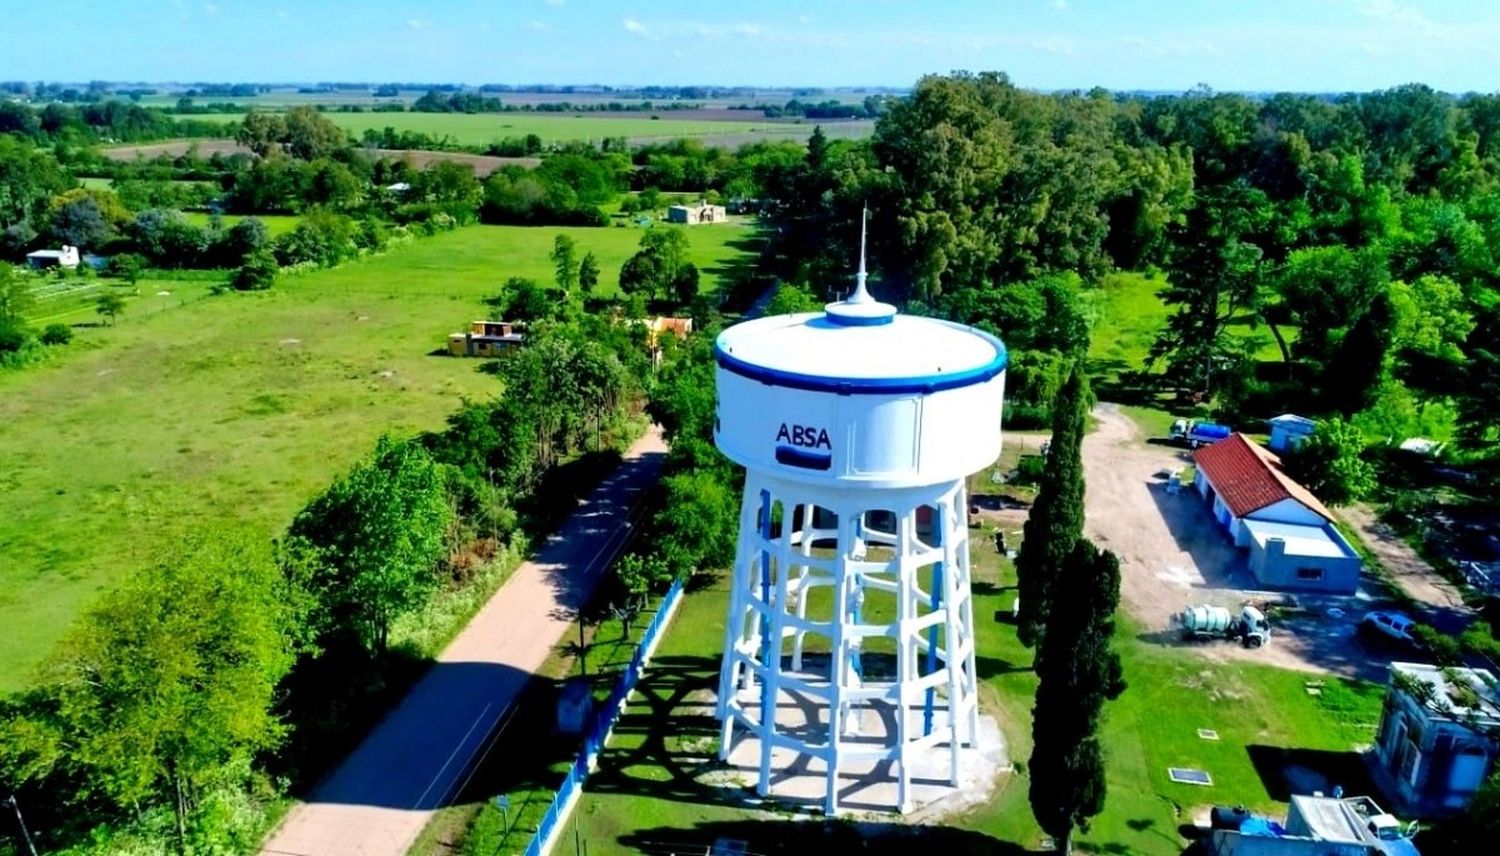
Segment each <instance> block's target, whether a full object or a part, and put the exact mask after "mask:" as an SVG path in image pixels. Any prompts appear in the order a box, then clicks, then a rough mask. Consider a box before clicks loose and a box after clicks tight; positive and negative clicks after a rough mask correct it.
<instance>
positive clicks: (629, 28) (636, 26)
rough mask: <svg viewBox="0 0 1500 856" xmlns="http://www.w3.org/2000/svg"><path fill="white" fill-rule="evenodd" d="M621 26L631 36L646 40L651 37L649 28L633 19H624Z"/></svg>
mask: <svg viewBox="0 0 1500 856" xmlns="http://www.w3.org/2000/svg"><path fill="white" fill-rule="evenodd" d="M621 26H623V27H624V28H625V32H627V33H630V34H632V35H636V36H644V37H646V38H650V37H651V28H650V27H648V26H646V25H645V24H642V23H641V22H640V21H637V20H636V19H634V18H626V19H625V20H624V21H622V22H621Z"/></svg>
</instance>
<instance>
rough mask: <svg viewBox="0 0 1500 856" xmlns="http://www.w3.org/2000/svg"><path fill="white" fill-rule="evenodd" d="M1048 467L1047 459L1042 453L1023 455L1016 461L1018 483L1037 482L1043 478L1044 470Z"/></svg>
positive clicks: (1016, 481) (1016, 479) (1016, 480)
mask: <svg viewBox="0 0 1500 856" xmlns="http://www.w3.org/2000/svg"><path fill="white" fill-rule="evenodd" d="M1046 468H1047V459H1046V458H1045V457H1043V456H1042V455H1022V456H1021V459H1020V460H1019V461H1016V477H1015V479H1014V481H1015V483H1016V484H1036V483H1037V482H1039V481H1041V480H1042V471H1043V470H1045V469H1046Z"/></svg>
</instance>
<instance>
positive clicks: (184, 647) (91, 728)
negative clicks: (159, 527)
mask: <svg viewBox="0 0 1500 856" xmlns="http://www.w3.org/2000/svg"><path fill="white" fill-rule="evenodd" d="M174 547H175V549H173V550H171V551H170V552H164V553H163V554H162V555H161V557H160V558H158V559H156V561H155V562H154V563H153V564H152V565H151V566H150V567H149V568H147V569H145V570H143V571H139V572H136V573H134V574H132V575H131V576H129V577H127V578H126V579H125V580H124V581H123V582H122V583H121V584H119V585H117V586H114V587H112V588H111V589H110V590H109V591H108V592H107V593H105V594H104V596H103V598H102V600H101V601H100V602H99V604H98V605H97V606H95V607H94V608H93V609H91V610H90V611H89V612H88V613H87V614H86V615H85V616H84V618H83V619H82V621H81V622H80V624H79V626H78V627H77V629H76V630H75V631H74V632H73V633H72V634H71V635H70V636H69V637H68V638H67V639H66V640H65V641H64V643H63V644H62V645H61V646H60V648H59V649H58V652H57V653H56V654H55V655H54V656H53V657H52V659H51V660H50V662H49V663H48V665H47V667H46V669H45V670H44V672H43V689H42V693H43V695H44V697H46V698H48V699H49V703H47V704H45V705H40V706H38V708H35V709H34V710H35V712H34V713H33V714H32V716H33V717H34V718H33V719H32V721H31V726H32V727H31V729H30V731H31V736H32V743H31V745H30V747H29V748H30V751H29V752H27V753H26V754H27V756H28V757H27V764H26V766H25V767H24V768H23V769H22V770H21V771H20V772H21V775H22V777H23V778H28V779H41V778H44V777H46V776H48V775H49V774H60V775H62V776H64V777H65V778H66V779H67V780H69V781H72V782H76V783H77V785H78V786H79V788H80V789H81V793H80V798H81V799H82V800H95V799H99V800H105V801H107V802H108V803H110V804H112V805H114V806H116V807H118V808H119V809H121V810H132V811H136V812H139V811H140V809H141V808H142V807H143V806H151V805H169V806H171V808H172V810H173V812H174V813H175V815H176V818H177V831H178V836H179V845H180V846H181V847H184V848H185V847H186V841H185V840H184V839H185V833H186V825H187V818H188V815H189V814H190V813H191V812H192V811H193V809H194V808H195V806H196V804H197V801H198V799H199V798H200V797H201V796H202V795H203V793H204V788H205V787H206V786H209V785H211V784H213V783H214V782H216V781H222V780H223V779H224V778H226V777H233V776H244V775H245V773H244V770H246V769H248V767H249V765H250V763H251V762H252V761H254V760H255V759H256V758H257V757H258V756H259V755H260V754H261V753H264V752H266V751H269V750H271V749H274V748H276V747H277V746H278V745H279V744H280V743H281V741H282V739H283V738H284V737H285V735H286V727H285V725H284V724H283V723H282V722H281V721H280V720H279V718H278V717H277V715H276V713H275V708H276V703H277V686H278V684H279V683H280V682H281V679H282V678H283V677H285V676H286V674H287V673H288V671H289V670H290V669H291V667H292V664H293V662H294V661H295V659H296V656H297V654H298V652H299V651H300V650H301V648H302V645H303V643H304V642H305V639H304V637H303V633H302V631H301V627H302V625H303V620H302V618H303V614H304V611H305V608H306V605H307V598H306V596H305V594H304V593H302V592H300V591H298V590H297V589H295V587H293V586H291V585H289V584H288V583H287V582H286V580H285V578H284V577H283V576H282V575H281V573H280V571H279V570H278V568H277V566H276V563H275V562H274V561H273V560H272V558H271V556H270V551H269V549H268V545H267V544H266V542H265V540H264V539H263V538H260V537H257V536H256V535H254V534H253V533H248V532H234V531H230V532H210V533H205V534H202V535H198V536H194V537H191V538H189V539H188V540H187V541H186V542H185V543H183V544H180V545H174ZM236 771H238V772H236ZM184 852H185V850H184Z"/></svg>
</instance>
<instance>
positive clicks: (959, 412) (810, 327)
mask: <svg viewBox="0 0 1500 856" xmlns="http://www.w3.org/2000/svg"><path fill="white" fill-rule="evenodd" d="M861 244H863V237H861ZM863 255H864V252H863V247H861V260H860V270H859V273H858V275H857V277H856V286H855V290H854V292H853V294H852V295H851V296H850V297H849V298H848V299H847V300H844V301H842V302H839V303H830V304H828V306H826V307H825V308H824V311H822V312H811V313H802V314H797V315H781V316H775V317H768V318H760V319H756V320H753V321H747V322H745V323H742V324H737V325H735V326H734V327H731V328H729V329H728V330H725V331H724V332H723V333H722V334H720V336H719V338H718V341H717V343H716V346H715V358H716V360H717V362H718V370H717V382H718V405H717V406H718V412H717V419H716V421H715V427H714V437H715V442H716V443H717V444H718V446H719V448H720V449H721V450H723V452H724V454H726V455H728V456H729V457H730V458H731V459H732V460H734V461H735V462H736V463H739V464H741V465H743V466H744V467H745V469H746V476H745V493H744V498H743V503H742V505H741V509H740V523H739V541H738V545H739V546H738V550H737V553H736V557H735V563H734V568H733V572H732V591H731V595H730V604H729V613H728V616H727V618H726V621H725V637H724V660H723V665H722V667H721V671H720V676H719V693H718V702H717V715H718V717H719V719H720V720H722V734H721V742H720V757H721V759H730V758H731V753H735V754H736V755H737V756H744V755H745V754H746V752H747V751H749V752H750V753H751V755H750V757H751V759H752V760H748V761H747V762H746V764H745V766H747V767H749V766H758V768H759V783H758V790H759V792H760V794H761V795H762V796H766V795H771V794H773V793H774V794H777V795H781V796H800V797H803V798H805V799H809V800H814V801H821V802H822V805H823V807H824V810H825V811H826V812H827V813H829V814H834V813H836V812H837V811H838V810H839V808H840V801H841V797H840V794H841V792H842V793H845V794H847V793H849V792H851V791H855V790H859V788H860V784H859V782H860V780H861V777H863V776H866V775H867V774H868V775H874V776H880V777H883V778H884V779H885V780H886V781H887V782H889V780H890V779H894V784H895V788H894V792H893V793H892V792H890V791H889V784H887V785H886V787H887V792H886V795H887V796H888V797H889V799H884V800H877V802H881V803H882V804H883V805H884V806H885V807H889V808H895V809H897V810H901V811H905V810H907V809H908V808H909V807H911V805H912V804H913V802H912V782H913V779H914V778H915V779H917V780H919V781H926V780H932V779H934V778H936V779H938V780H939V782H940V783H941V781H942V780H946V782H947V783H948V785H950V786H957V785H958V784H959V777H960V773H961V771H962V769H963V767H964V764H965V763H967V762H966V758H967V757H968V753H969V752H970V751H971V750H972V749H973V748H974V746H975V743H976V740H977V739H978V734H979V712H978V695H977V687H978V681H977V677H976V675H975V670H974V609H973V601H972V599H971V596H970V591H969V582H970V575H969V544H968V525H967V522H968V521H967V512H968V501H967V497H966V494H965V487H964V479H965V477H966V476H968V475H970V474H971V473H974V472H977V471H979V470H981V469H983V468H984V467H986V466H988V465H989V464H991V463H993V462H994V460H995V458H996V457H997V456H998V455H999V453H1000V412H1001V406H1002V402H1003V397H1004V384H1005V367H1006V350H1005V345H1004V344H1003V343H1001V341H1000V340H999V339H997V338H995V337H994V336H991V335H989V334H986V333H983V332H980V331H978V330H975V329H973V328H970V327H965V326H963V325H959V324H953V323H950V322H946V321H939V320H936V319H931V318H920V317H915V316H909V315H901V314H899V313H897V311H896V309H895V307H893V306H891V305H889V304H886V303H880V302H878V301H876V300H874V299H873V298H872V297H871V296H870V295H869V293H868V292H867V291H866V288H865V271H864V260H863ZM747 747H749V749H748V750H747ZM754 752H758V757H755V756H754ZM819 762H821V763H819ZM935 765H936V766H935ZM789 770H792V771H795V772H796V775H797V777H798V778H799V779H800V780H801V781H802V783H803V787H802V790H801V792H800V793H797V794H784V793H783V789H785V788H787V787H789V785H788V784H787V783H788V781H789V780H790V778H791V774H790V773H788V771H789ZM935 771H936V772H935ZM809 776H811V777H812V778H810V779H809V778H808V777H809ZM850 780H853V781H852V782H851V781H850ZM809 781H810V782H811V783H812V784H811V785H810V786H809V785H807V782H809ZM808 790H813V791H815V793H808V792H807V791H808ZM845 802H846V803H848V802H849V801H848V800H845ZM868 803H869V801H868V800H866V801H864V802H863V803H862V805H866V806H868ZM849 804H851V805H852V804H853V803H849Z"/></svg>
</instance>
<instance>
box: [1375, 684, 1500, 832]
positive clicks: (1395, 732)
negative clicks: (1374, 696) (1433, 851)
mask: <svg viewBox="0 0 1500 856" xmlns="http://www.w3.org/2000/svg"><path fill="white" fill-rule="evenodd" d="M1497 733H1500V690H1497V689H1496V683H1495V677H1494V675H1491V674H1490V673H1489V672H1488V671H1486V670H1484V669H1467V668H1460V667H1451V668H1443V667H1440V666H1429V665H1426V664H1422V663H1392V664H1391V684H1390V688H1389V689H1388V690H1387V691H1386V696H1385V709H1384V711H1383V712H1382V713H1381V716H1380V730H1379V731H1378V732H1377V736H1376V739H1375V759H1374V760H1375V761H1376V764H1377V766H1378V769H1379V770H1380V772H1382V773H1383V774H1385V775H1383V776H1380V777H1378V778H1377V782H1378V783H1379V784H1380V785H1381V787H1382V788H1383V789H1385V790H1386V791H1388V794H1387V795H1388V796H1389V797H1391V798H1392V800H1393V801H1394V802H1396V803H1397V805H1398V806H1399V807H1400V808H1402V809H1403V810H1405V811H1409V812H1412V813H1415V814H1429V813H1445V812H1451V811H1456V810H1458V809H1461V808H1463V807H1464V806H1466V805H1468V804H1469V800H1470V799H1472V798H1473V796H1474V794H1475V793H1476V792H1478V790H1479V786H1480V785H1481V784H1482V783H1483V782H1484V780H1485V778H1486V777H1487V776H1488V775H1489V774H1490V771H1491V770H1493V769H1495V761H1496V756H1497V755H1500V740H1497V738H1496V735H1497Z"/></svg>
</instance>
